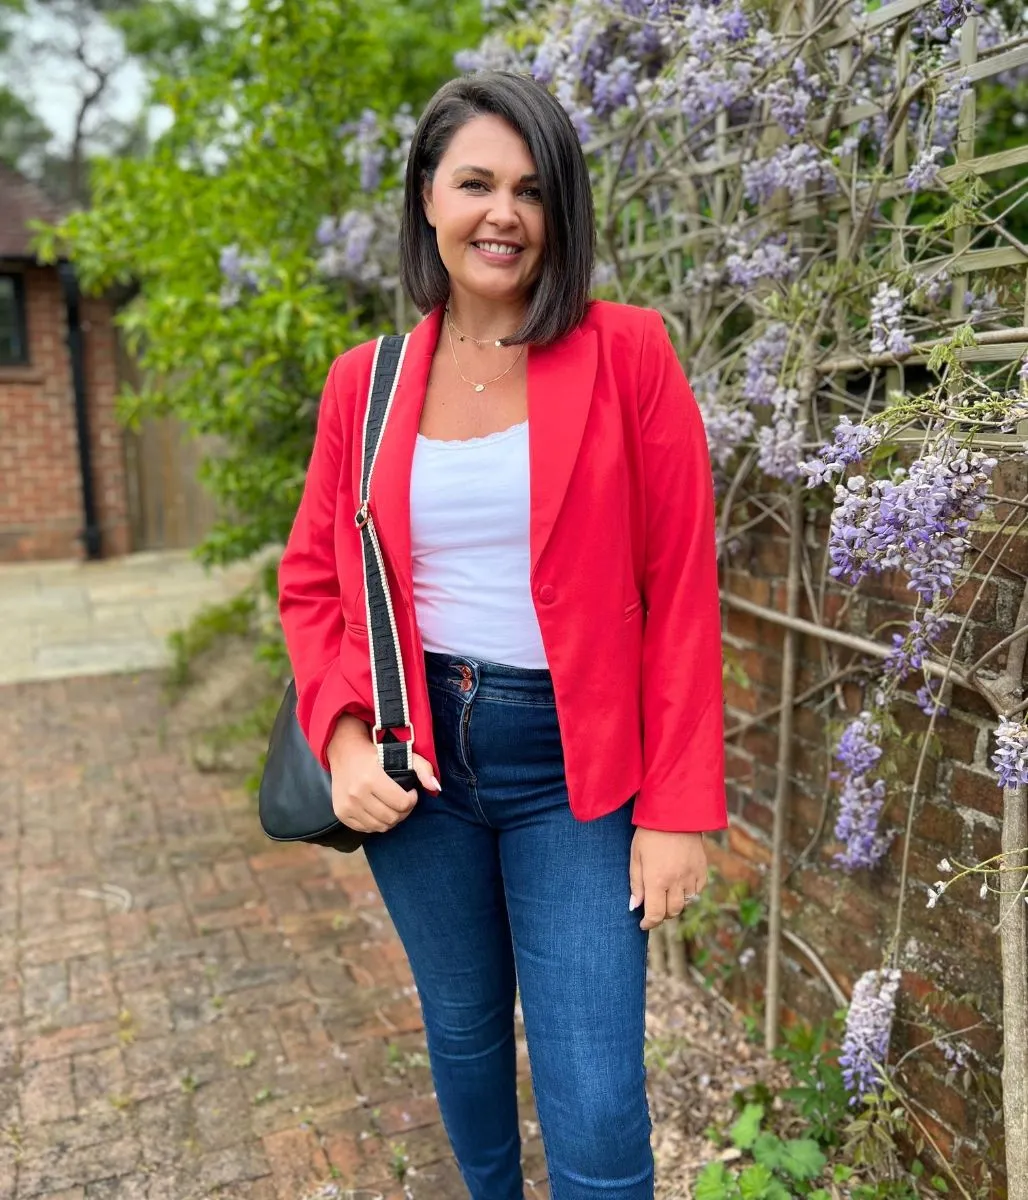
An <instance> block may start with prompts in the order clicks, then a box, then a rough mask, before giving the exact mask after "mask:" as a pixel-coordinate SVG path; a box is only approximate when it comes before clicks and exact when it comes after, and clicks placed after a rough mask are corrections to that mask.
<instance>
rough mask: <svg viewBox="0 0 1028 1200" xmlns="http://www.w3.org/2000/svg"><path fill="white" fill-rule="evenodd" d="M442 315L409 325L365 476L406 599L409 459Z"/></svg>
mask: <svg viewBox="0 0 1028 1200" xmlns="http://www.w3.org/2000/svg"><path fill="white" fill-rule="evenodd" d="M442 316H443V310H442V308H441V307H440V308H436V309H433V310H432V312H430V313H429V314H428V316H427V317H425V318H424V319H423V320H421V321H419V322H418V324H417V325H415V327H414V328H413V329H412V330H411V334H410V338H409V340H408V342H407V352H406V354H405V355H404V359H403V365H402V367H401V368H400V378H399V380H398V381H397V384H396V392H395V393H394V395H393V404H392V407H391V409H390V410H389V419H388V420H387V421H386V427H385V431H384V432H383V434H382V441H381V442H380V443H379V447H378V458H377V459H376V461H375V470H374V473H373V475H372V477H371V493H370V496H369V503H370V508H371V513H372V516H373V517H374V520H375V527H376V529H377V530H378V537H379V541H380V542H381V545H382V552H383V553H384V554H385V556H386V558H387V559H388V560H389V565H390V566H391V567H392V569H393V577H394V578H395V579H396V582H397V584H398V586H399V588H400V590H401V591H402V593H403V595H405V596H406V597H407V598H408V599H411V600H412V599H413V595H414V581H413V579H412V577H411V542H410V475H411V464H412V463H413V460H414V447H415V445H416V442H417V436H418V425H419V424H420V423H421V409H422V407H423V406H424V403H425V392H426V390H427V388H428V376H429V372H430V370H431V367H432V356H433V354H434V353H435V347H436V342H437V340H438V338H439V327H440V325H441V324H442Z"/></svg>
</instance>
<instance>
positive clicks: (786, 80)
mask: <svg viewBox="0 0 1028 1200" xmlns="http://www.w3.org/2000/svg"><path fill="white" fill-rule="evenodd" d="M822 93H823V88H822V86H821V80H820V78H819V77H818V76H817V75H812V74H810V72H809V71H808V69H807V65H806V63H805V62H804V61H803V59H802V58H796V59H793V62H792V64H791V69H790V71H789V73H788V74H785V75H780V76H778V78H777V79H773V80H772V81H771V82H770V83H769V84H768V85H767V87H765V88H764V89H763V90H762V92H761V93H760V98H761V99H762V100H764V101H766V103H767V104H768V107H769V108H770V110H771V116H772V118H773V119H774V120H775V121H777V122H778V124H779V125H781V127H782V128H783V129H784V130H785V132H786V133H787V134H789V136H790V137H797V136H798V135H799V134H801V133H803V132H804V130H805V129H806V127H807V119H808V115H809V113H810V106H811V104H812V103H813V101H814V99H815V98H816V97H818V96H820V95H821V94H822Z"/></svg>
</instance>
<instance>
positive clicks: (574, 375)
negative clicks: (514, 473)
mask: <svg viewBox="0 0 1028 1200" xmlns="http://www.w3.org/2000/svg"><path fill="white" fill-rule="evenodd" d="M442 318H443V310H442V308H441V307H440V308H436V309H434V310H433V311H432V312H431V313H429V314H428V316H427V317H425V318H424V320H422V321H420V322H419V323H418V324H417V325H416V326H415V327H414V329H413V330H412V331H411V335H410V340H409V341H408V343H407V353H406V355H405V357H404V361H403V366H402V368H401V370H400V378H399V381H398V382H397V385H396V393H395V395H394V396H393V405H392V408H391V410H390V412H389V420H388V421H387V423H386V428H385V432H384V434H383V435H382V442H381V444H380V446H379V450H378V459H377V461H376V463H375V472H374V475H373V476H372V480H371V497H370V507H371V512H372V515H373V516H374V519H375V525H376V528H377V529H378V536H379V540H380V541H381V544H382V549H383V552H384V553H385V555H386V557H387V559H388V561H389V565H390V566H391V567H392V571H393V577H394V578H395V580H396V582H397V585H398V586H399V588H400V589H401V591H402V593H403V595H404V596H406V597H407V598H408V600H411V601H412V600H413V596H414V583H413V579H412V576H411V538H410V477H411V464H412V462H413V460H414V447H415V445H416V442H417V436H418V425H419V424H420V422H421V410H422V407H423V405H424V402H425V391H426V389H427V387H428V376H429V371H430V370H431V366H432V356H433V354H434V353H435V348H436V343H437V341H438V338H439V330H440V328H441V326H442ZM595 378H596V334H595V332H593V331H592V330H583V329H576V330H575V331H574V332H573V333H571V334H569V335H568V336H567V337H566V338H563V339H562V340H561V341H560V342H558V343H557V344H556V345H553V346H542V347H538V348H536V347H533V348H532V349H530V350H529V354H528V436H529V469H530V493H531V524H530V550H531V570H532V572H534V571H535V567H536V564H537V563H538V561H539V558H540V556H541V555H542V552H543V550H544V549H545V547H546V543H547V541H548V540H549V536H550V533H551V531H552V529H553V526H554V523H555V522H556V520H557V515H558V513H559V512H560V508H561V504H562V503H563V500H564V494H565V492H566V491H567V487H568V482H569V481H570V479H571V472H572V470H573V468H574V465H575V460H576V458H577V457H578V450H579V446H580V445H581V442H582V434H583V432H584V430H585V423H586V418H587V417H588V414H589V405H590V402H591V400H592V394H593V383H594V381H595Z"/></svg>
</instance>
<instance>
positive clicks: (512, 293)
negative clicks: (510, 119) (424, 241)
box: [424, 116, 544, 303]
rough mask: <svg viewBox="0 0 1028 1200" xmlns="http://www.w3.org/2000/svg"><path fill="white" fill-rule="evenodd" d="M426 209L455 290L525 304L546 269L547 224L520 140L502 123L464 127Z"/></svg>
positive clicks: (482, 120)
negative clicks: (544, 249)
mask: <svg viewBox="0 0 1028 1200" xmlns="http://www.w3.org/2000/svg"><path fill="white" fill-rule="evenodd" d="M424 203H425V216H426V217H427V219H428V223H429V225H431V226H432V227H433V228H434V229H435V232H436V241H437V243H438V245H439V255H440V257H441V258H442V260H443V265H444V266H445V267H446V270H447V271H448V272H449V275H450V286H451V288H453V289H454V290H456V291H461V290H463V291H465V292H467V293H469V294H470V295H472V296H475V297H479V298H481V299H484V300H491V301H499V302H503V301H509V302H511V303H523V302H524V300H525V298H526V296H527V293H528V291H529V289H530V288H531V286H532V284H534V283H535V281H536V279H537V278H538V276H539V269H540V267H541V265H542V256H543V241H544V230H543V224H544V222H543V207H542V203H541V200H540V192H539V183H538V180H537V179H536V177H535V163H534V162H533V161H532V156H531V155H530V154H529V152H528V147H527V146H526V145H525V143H524V142H523V141H522V140H521V137H520V136H519V135H518V134H517V133H515V131H514V130H513V129H512V128H511V127H510V126H509V125H508V124H507V123H506V122H505V121H503V120H501V119H500V118H499V117H493V116H485V117H474V118H473V119H472V120H470V121H468V122H467V124H466V125H462V126H461V128H460V129H458V130H457V132H456V133H455V134H454V135H453V138H452V140H451V141H450V144H449V146H448V147H447V150H446V153H445V154H444V155H443V157H442V158H441V159H440V160H439V166H438V167H437V168H436V172H435V176H434V177H433V179H432V182H431V183H429V184H426V185H425V194H424Z"/></svg>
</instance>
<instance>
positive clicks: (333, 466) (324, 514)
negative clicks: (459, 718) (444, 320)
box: [278, 356, 374, 770]
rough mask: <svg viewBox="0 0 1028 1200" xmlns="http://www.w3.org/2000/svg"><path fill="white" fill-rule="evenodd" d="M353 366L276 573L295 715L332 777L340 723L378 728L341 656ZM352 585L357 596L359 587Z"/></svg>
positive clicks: (323, 419)
mask: <svg viewBox="0 0 1028 1200" xmlns="http://www.w3.org/2000/svg"><path fill="white" fill-rule="evenodd" d="M347 365H348V364H347V358H346V356H341V357H340V358H337V359H336V360H335V362H334V363H333V364H332V367H331V369H330V370H329V373H328V378H327V380H326V381H325V386H324V389H323V391H322V394H321V405H320V408H319V409H318V424H317V431H316V433H315V437H314V449H313V451H312V453H311V460H310V465H309V467H308V468H307V478H306V481H305V483H304V489H303V496H302V498H301V500H300V507H299V509H298V510H297V513H296V517H295V519H294V521H293V527H292V530H291V531H290V534H289V538H288V540H287V542H286V547H285V551H284V553H283V555H282V559H281V561H280V563H279V569H278V607H279V616H280V618H281V621H282V630H283V632H284V634H285V641H286V649H287V650H288V652H289V661H290V663H291V664H292V668H293V673H294V676H295V679H296V690H297V702H296V716H297V720H298V721H299V723H300V728H301V729H302V730H303V732H304V736H305V737H306V738H307V741H308V742H309V743H310V747H311V749H312V750H313V751H314V753H315V754H316V755H317V757H318V759H319V761H320V762H321V765H322V766H323V767H325V768H326V770H327V769H328V759H327V758H326V757H325V755H326V751H327V749H328V744H329V742H330V741H331V739H332V734H333V732H334V731H335V726H336V722H337V721H338V719H339V717H340V716H342V714H343V713H354V714H356V715H357V716H359V717H361V718H362V720H365V721H367V722H368V723H369V724H371V723H373V722H374V711H373V710H372V709H370V708H369V707H368V706H367V704H366V703H365V702H364V700H363V699H362V697H361V696H360V694H359V692H358V690H357V689H356V688H355V687H354V686H353V685H352V684H351V682H350V681H349V680H348V679H347V677H346V673H345V665H344V661H343V659H342V658H341V656H340V650H341V647H342V641H343V633H344V630H345V621H344V618H343V610H342V605H341V602H340V597H341V578H340V564H339V563H338V562H337V561H336V552H335V545H336V537H335V530H336V506H337V503H338V497H339V496H340V495H341V494H342V495H349V494H350V489H349V488H347V487H345V486H344V480H343V479H342V472H343V471H348V470H349V463H350V461H351V454H350V450H351V447H350V444H349V439H348V438H347V437H346V434H345V430H344V422H343V419H342V412H341V391H342V387H343V379H342V377H343V376H344V375H345V373H346V367H347ZM346 586H347V587H348V588H349V589H350V593H351V594H352V593H355V592H356V590H357V587H358V580H357V579H356V578H355V579H354V581H353V583H352V585H351V584H350V583H347V585H346Z"/></svg>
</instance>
